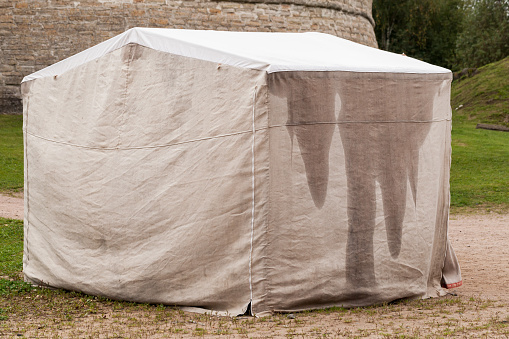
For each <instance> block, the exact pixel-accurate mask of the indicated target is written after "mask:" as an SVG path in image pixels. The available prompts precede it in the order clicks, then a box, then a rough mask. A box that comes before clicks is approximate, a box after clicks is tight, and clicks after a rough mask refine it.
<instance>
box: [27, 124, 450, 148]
mask: <svg viewBox="0 0 509 339" xmlns="http://www.w3.org/2000/svg"><path fill="white" fill-rule="evenodd" d="M451 120H452V119H450V118H447V119H441V120H422V121H419V120H394V121H336V122H308V123H306V122H302V123H298V124H288V123H287V124H281V125H271V126H268V127H260V128H256V129H255V132H259V131H262V130H267V129H269V128H274V127H276V128H277V127H296V126H310V125H346V124H398V123H405V124H407V123H418V124H422V123H433V122H443V121H451ZM24 132H25V133H26V134H27V135H30V136H32V137H34V138H38V139H42V140H46V141H49V142H53V143H56V144H61V145H66V146H72V147H79V148H86V149H95V150H103V151H127V150H135V149H150V148H162V147H171V146H178V145H183V144H189V143H193V142H199V141H206V140H213V139H219V138H225V137H231V136H235V135H241V134H252V133H253V130H247V131H239V132H233V133H227V134H220V135H215V136H210V137H203V138H198V139H192V140H185V141H179V142H171V143H167V144H162V145H150V146H130V147H97V146H86V145H78V144H73V143H71V142H66V141H58V140H54V139H50V138H46V137H43V136H41V135H37V134H34V133H31V132H28V131H26V130H24Z"/></svg>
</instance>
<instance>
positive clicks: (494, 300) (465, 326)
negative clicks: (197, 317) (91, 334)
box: [0, 195, 509, 338]
mask: <svg viewBox="0 0 509 339" xmlns="http://www.w3.org/2000/svg"><path fill="white" fill-rule="evenodd" d="M0 216H2V217H8V218H17V219H22V216H23V200H22V199H21V197H19V196H18V197H14V196H6V195H0ZM449 235H450V239H451V242H452V245H453V247H454V249H455V252H456V255H457V257H458V260H459V262H460V265H461V270H462V277H463V286H462V287H459V288H456V289H454V290H452V291H451V292H452V293H453V294H456V295H458V296H459V300H460V301H461V303H462V304H461V303H460V304H458V305H459V306H457V307H456V306H453V308H451V307H449V308H444V309H441V307H440V306H439V307H438V310H437V307H435V309H434V310H426V309H423V308H415V307H413V308H405V307H402V308H401V310H400V311H398V313H397V314H393V313H392V314H387V315H384V314H383V309H378V310H377V311H376V312H379V313H382V314H381V315H379V316H377V317H374V316H373V315H370V314H369V312H370V311H369V310H368V311H365V312H364V313H363V314H358V315H356V314H352V315H350V316H343V315H341V314H338V313H331V314H316V313H311V314H305V313H304V314H298V315H297V318H298V319H297V320H298V321H297V320H291V321H290V320H288V319H286V315H285V316H280V317H279V318H277V319H276V318H272V320H271V319H269V320H265V321H264V322H258V323H254V324H251V323H250V325H249V327H247V328H248V329H249V336H250V337H253V336H254V337H288V336H289V335H290V336H291V337H293V336H295V335H297V336H302V337H308V336H309V335H311V334H313V336H314V335H315V334H316V335H318V336H322V335H326V334H327V336H332V337H350V336H357V335H361V336H366V337H380V329H381V327H380V326H382V327H383V331H386V332H387V333H388V334H389V333H390V334H391V335H396V336H397V335H401V334H406V335H410V336H417V337H421V336H429V335H431V336H432V337H433V336H435V335H438V336H443V335H446V336H447V335H449V334H448V333H450V330H449V326H453V325H451V324H452V323H454V326H453V327H452V328H454V331H453V332H452V333H453V334H452V335H453V336H459V337H472V336H475V337H490V338H491V337H494V338H499V337H509V328H508V327H507V326H508V325H507V324H508V322H509V288H508V282H509V246H508V245H509V243H508V240H509V214H494V213H493V214H468V215H452V216H451V218H450V228H449ZM452 298H458V297H452ZM461 305H463V306H461ZM454 307H456V308H458V310H456V311H454V312H452V313H451V309H454ZM110 313H111V311H108V312H105V313H104V314H100V315H99V316H97V319H99V318H100V319H99V320H102V319H103V318H108V317H110V316H111V314H110ZM133 316H134V315H133V314H130V315H129V317H131V318H132V317H133ZM189 316H190V317H192V315H189ZM282 317H283V318H282ZM126 318H127V316H126ZM97 319H96V317H87V319H83V321H84V323H83V324H82V326H80V328H84V327H87V326H90V327H91V328H104V325H105V324H102V323H101V322H98V320H97ZM186 319H187V318H186ZM274 319H275V320H274ZM281 319H283V323H282V325H281V326H282V327H281V326H276V325H274V321H276V322H277V323H278V324H279V323H281ZM292 319H294V318H292ZM494 319H495V320H494ZM185 321H186V323H185V325H182V329H178V330H179V331H181V330H182V331H184V333H188V335H190V336H193V335H197V334H199V333H197V332H196V329H194V330H193V328H194V327H196V326H198V325H196V324H194V325H193V323H192V322H193V321H191V320H185ZM209 321H211V320H209ZM285 321H286V323H285ZM117 322H118V321H117ZM37 323H38V322H37ZM226 323H227V324H230V323H231V324H230V325H228V326H231V328H232V329H234V328H235V326H237V325H235V324H237V323H235V320H230V321H229V322H226ZM13 324H15V322H13ZM101 324H102V325H101ZM112 324H113V323H110V325H108V326H111V325H112ZM222 324H224V321H223V320H217V321H216V320H214V321H212V322H211V323H209V324H207V326H204V327H205V329H206V330H207V331H208V332H207V333H209V334H211V333H212V331H218V328H219V329H221V326H222ZM85 325H86V326H85ZM15 326H16V328H18V329H19V330H21V329H22V328H23V326H26V324H23V323H19V324H17V325H15ZM37 326H39V325H37ZM101 326H102V327H101ZM124 326H125V325H124ZM129 326H130V325H129ZM147 326H148V327H147ZM167 326H168V327H167V328H166V329H165V333H168V332H166V331H169V330H170V329H171V326H173V325H171V324H168V325H167ZM193 326H194V327H193ZM200 326H201V325H200ZM218 326H219V327H218ZM246 326H247V325H246ZM497 326H498V327H497ZM152 327H154V326H152V325H143V328H144V331H146V330H147V329H152ZM36 328H37V327H36ZM38 328H39V329H40V328H41V327H38ZM154 328H155V327H154ZM444 328H445V329H444ZM494 328H495V330H494ZM110 330H112V328H110ZM133 330H134V328H133ZM237 330H238V329H237ZM48 331H49V329H48ZM51 331H55V330H54V329H53V330H51ZM66 331H68V330H66ZM185 331H189V332H185ZM193 331H194V332H193ZM232 331H233V332H230V335H228V337H245V336H246V334H247V332H238V333H236V330H232ZM238 331H240V330H238ZM242 331H247V330H245V329H242ZM295 331H296V332H295ZM324 331H325V332H324ZM363 331H364V332H363ZM366 331H367V332H366ZM493 331H495V332H493ZM496 331H498V332H496ZM0 332H1V331H0ZM315 332H316V333H315ZM11 333H12V332H11ZM28 333H30V331H28V332H25V335H26V334H28ZM37 333H39V332H38V330H34V332H32V334H37ZM50 333H52V335H53V334H55V332H50ZM58 333H60V334H62V333H65V331H64V332H60V330H58ZM80 333H81V332H80ZM143 333H144V334H143V335H142V336H147V335H148V332H143ZM179 333H180V332H179ZM240 333H243V334H242V335H241V334H240ZM375 333H377V334H375ZM39 334H41V333H39ZM131 335H134V332H130V333H128V336H129V337H130V336H131ZM174 335H175V332H174V334H173V335H170V336H171V337H173V336H174ZM201 335H203V334H201ZM72 336H73V335H71V337H72ZM134 336H136V335H134ZM149 336H150V337H152V335H149ZM177 336H179V337H180V336H187V335H183V333H180V335H177ZM384 336H385V335H384ZM153 337H159V335H156V334H155V332H154V335H153Z"/></svg>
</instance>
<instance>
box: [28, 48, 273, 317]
mask: <svg viewBox="0 0 509 339" xmlns="http://www.w3.org/2000/svg"><path fill="white" fill-rule="evenodd" d="M264 81H265V78H264V74H263V73H261V72H257V71H252V70H244V69H238V68H232V67H225V66H221V65H217V64H213V63H210V62H203V61H199V60H194V59H188V58H183V57H176V56H174V55H170V54H166V53H161V52H156V51H154V50H151V49H148V48H143V47H140V46H137V45H129V46H126V47H124V48H122V49H120V50H118V51H115V52H112V53H110V54H108V55H106V56H105V57H104V58H101V59H98V60H95V61H93V62H90V63H87V64H85V65H83V66H81V67H79V68H76V69H73V70H72V71H69V72H67V73H64V74H63V75H61V76H59V77H58V78H57V79H53V78H49V79H48V78H45V79H38V80H35V81H33V83H32V84H31V85H30V88H29V91H28V93H27V94H26V98H25V99H26V100H25V101H26V102H30V106H29V107H28V110H27V112H26V116H25V119H26V121H27V122H28V123H27V126H26V130H25V137H26V141H27V143H26V157H27V161H28V166H27V168H26V171H27V172H26V177H27V180H26V183H27V194H26V199H27V201H29V202H30V204H29V208H28V209H27V214H26V220H25V222H26V224H27V233H26V238H27V241H26V249H25V254H26V258H25V265H24V273H25V276H26V278H27V279H28V280H30V281H35V282H39V283H44V284H48V285H50V286H55V287H62V288H67V289H71V290H79V291H83V292H86V293H90V294H99V295H105V296H108V297H110V298H118V299H127V300H134V301H142V302H153V303H166V304H174V305H183V306H198V307H203V308H207V309H211V310H216V311H227V312H230V313H231V314H236V313H237V312H238V313H240V312H242V309H243V308H245V307H246V306H247V304H248V302H249V299H250V292H251V291H250V282H249V272H250V271H249V260H250V249H251V234H252V201H253V185H252V178H253V170H252V168H253V156H252V153H253V152H252V150H253V141H255V142H256V144H255V145H254V149H256V150H257V152H259V153H260V155H259V156H260V158H263V157H264V155H263V152H264V147H263V143H264V142H266V140H265V139H264V138H262V137H260V138H253V128H252V125H253V118H254V122H255V126H262V125H263V126H266V124H267V123H266V121H264V119H266V116H265V117H264V115H263V114H264V113H263V112H264V111H263V110H262V109H260V110H258V112H261V113H260V114H258V115H255V116H253V113H255V114H257V110H253V104H254V103H253V98H254V94H255V93H256V91H257V89H258V88H260V86H261V85H263V83H264ZM255 171H257V169H256V167H255ZM258 184H259V183H258ZM258 191H259V192H260V193H258ZM259 194H263V189H260V190H256V189H255V202H257V203H258V204H259V205H257V206H256V208H261V209H263V208H264V206H265V204H264V197H263V196H259ZM259 215H260V216H263V211H261V212H260V214H259ZM256 217H257V218H258V214H257V215H256ZM255 223H258V220H255Z"/></svg>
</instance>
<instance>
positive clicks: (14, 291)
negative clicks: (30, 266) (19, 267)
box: [0, 279, 34, 296]
mask: <svg viewBox="0 0 509 339" xmlns="http://www.w3.org/2000/svg"><path fill="white" fill-rule="evenodd" d="M33 289H34V287H33V286H32V284H30V283H26V282H24V281H19V280H8V279H0V296H5V295H19V294H25V293H28V292H30V291H32V290H33Z"/></svg>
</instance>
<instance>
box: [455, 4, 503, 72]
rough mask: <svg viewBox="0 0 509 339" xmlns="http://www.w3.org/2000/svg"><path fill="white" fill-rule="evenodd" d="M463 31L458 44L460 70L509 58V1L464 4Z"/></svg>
mask: <svg viewBox="0 0 509 339" xmlns="http://www.w3.org/2000/svg"><path fill="white" fill-rule="evenodd" d="M464 10H465V18H464V22H463V30H462V32H461V33H460V34H459V36H458V41H457V62H458V64H459V65H460V66H461V67H480V66H482V65H485V64H488V63H491V62H494V61H498V60H501V59H503V58H505V57H506V56H508V55H509V0H470V1H467V2H465V8H464Z"/></svg>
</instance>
